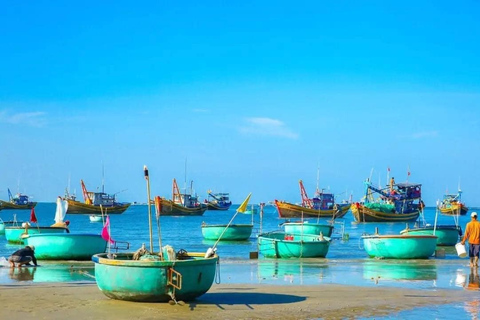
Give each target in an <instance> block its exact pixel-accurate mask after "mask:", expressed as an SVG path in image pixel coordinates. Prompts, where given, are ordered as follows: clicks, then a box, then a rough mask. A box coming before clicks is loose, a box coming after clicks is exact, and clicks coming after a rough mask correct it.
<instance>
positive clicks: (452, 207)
mask: <svg viewBox="0 0 480 320" xmlns="http://www.w3.org/2000/svg"><path fill="white" fill-rule="evenodd" d="M438 209H439V210H440V212H441V213H442V214H444V215H449V216H454V215H460V216H464V215H466V214H467V212H468V207H467V206H466V205H465V203H463V202H462V191H461V190H458V193H457V194H445V195H444V196H443V200H442V202H440V204H439V205H438Z"/></svg>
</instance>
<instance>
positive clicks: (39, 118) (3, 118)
mask: <svg viewBox="0 0 480 320" xmlns="http://www.w3.org/2000/svg"><path fill="white" fill-rule="evenodd" d="M45 115H46V113H45V112H42V111H36V112H20V113H13V114H9V113H8V112H7V111H5V110H3V111H0V122H4V123H10V124H15V125H18V124H20V125H27V126H31V127H43V126H44V125H45V124H46V122H47V121H46V119H45Z"/></svg>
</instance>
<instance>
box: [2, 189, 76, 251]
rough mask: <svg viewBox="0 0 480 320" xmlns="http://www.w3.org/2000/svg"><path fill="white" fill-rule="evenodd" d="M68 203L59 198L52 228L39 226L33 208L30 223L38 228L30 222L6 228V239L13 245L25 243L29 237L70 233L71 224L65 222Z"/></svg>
mask: <svg viewBox="0 0 480 320" xmlns="http://www.w3.org/2000/svg"><path fill="white" fill-rule="evenodd" d="M67 205H68V204H67V202H66V201H64V200H62V199H61V198H60V197H58V198H57V209H56V212H55V217H54V220H55V223H54V224H53V225H51V226H39V225H38V223H37V217H36V215H35V210H34V208H32V209H31V210H32V212H31V214H30V221H32V223H37V225H36V226H32V225H31V224H30V223H29V222H24V223H22V225H18V224H16V223H14V224H12V225H11V226H7V227H5V238H6V239H7V241H8V242H11V243H24V238H25V237H26V236H28V235H32V234H39V233H69V232H70V231H69V230H68V224H69V222H68V221H66V222H64V221H63V219H64V218H65V212H66V206H67Z"/></svg>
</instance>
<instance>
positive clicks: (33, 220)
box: [30, 208, 38, 223]
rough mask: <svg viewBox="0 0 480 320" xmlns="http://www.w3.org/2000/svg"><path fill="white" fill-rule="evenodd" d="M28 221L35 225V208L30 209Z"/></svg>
mask: <svg viewBox="0 0 480 320" xmlns="http://www.w3.org/2000/svg"><path fill="white" fill-rule="evenodd" d="M30 221H31V222H33V223H37V222H38V220H37V216H36V215H35V208H32V211H31V212H30Z"/></svg>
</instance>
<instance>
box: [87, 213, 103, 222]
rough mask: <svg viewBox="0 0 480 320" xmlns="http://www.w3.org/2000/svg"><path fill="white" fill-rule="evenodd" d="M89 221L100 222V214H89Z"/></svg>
mask: <svg viewBox="0 0 480 320" xmlns="http://www.w3.org/2000/svg"><path fill="white" fill-rule="evenodd" d="M88 218H89V219H90V222H102V219H103V218H102V216H98V215H96V214H91V215H90V216H89V217H88Z"/></svg>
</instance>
